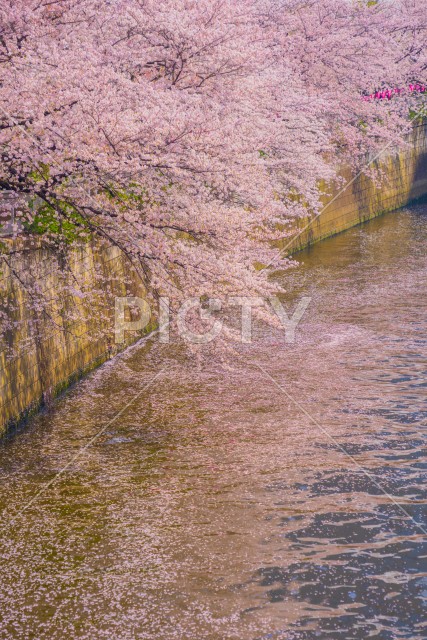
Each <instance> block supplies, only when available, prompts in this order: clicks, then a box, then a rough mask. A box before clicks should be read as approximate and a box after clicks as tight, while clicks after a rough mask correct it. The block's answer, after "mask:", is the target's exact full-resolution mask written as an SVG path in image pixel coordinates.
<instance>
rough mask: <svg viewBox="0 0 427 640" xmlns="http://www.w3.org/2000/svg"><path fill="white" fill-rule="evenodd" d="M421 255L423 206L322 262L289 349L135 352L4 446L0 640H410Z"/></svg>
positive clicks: (421, 513) (420, 570)
mask: <svg viewBox="0 0 427 640" xmlns="http://www.w3.org/2000/svg"><path fill="white" fill-rule="evenodd" d="M426 241H427V208H426V207H425V206H424V207H422V206H419V207H415V208H413V209H410V210H409V209H408V210H403V211H400V212H398V213H395V214H391V215H388V216H385V217H383V218H380V219H377V220H375V221H373V222H371V223H369V224H367V225H365V226H363V227H359V228H356V229H353V230H351V231H349V232H347V233H345V234H342V235H340V236H338V237H336V238H333V239H330V240H328V241H325V242H324V243H322V244H319V245H317V246H316V247H314V248H313V249H312V250H310V251H308V252H304V253H301V254H299V255H298V260H299V261H300V262H301V265H300V266H299V267H298V268H297V269H296V270H295V271H294V273H293V274H289V273H287V274H286V275H285V276H283V278H284V280H285V281H286V282H287V286H288V287H289V288H290V290H291V291H292V292H293V294H292V295H294V296H297V297H299V296H300V295H302V294H304V295H311V296H312V302H311V304H310V307H309V309H308V311H307V313H306V315H305V317H304V320H303V322H302V323H301V325H300V327H299V330H298V331H297V342H296V343H295V344H294V345H288V344H284V342H283V337H282V336H279V335H278V334H276V333H275V332H273V331H270V332H266V331H265V330H262V328H261V327H259V328H258V332H257V342H256V343H255V344H253V345H252V346H245V347H240V352H241V354H242V358H241V360H239V359H236V361H235V366H234V368H233V369H232V370H225V369H224V368H221V367H220V366H219V365H217V364H215V362H214V361H212V363H211V364H210V365H209V366H205V367H204V369H203V370H202V371H200V370H197V368H195V367H194V363H193V362H192V360H190V359H188V358H187V357H186V356H185V352H184V349H183V348H181V347H178V346H172V345H171V346H167V345H163V346H161V345H158V344H155V343H153V344H151V346H150V344H147V345H146V346H144V347H140V348H136V349H133V350H131V351H130V352H128V353H126V354H125V356H124V357H122V358H120V359H116V360H114V361H111V362H110V363H108V364H107V365H106V366H104V367H103V368H102V369H101V370H99V371H97V372H96V373H95V374H94V375H92V376H91V377H90V378H89V379H87V380H85V381H84V382H83V383H81V384H79V385H77V386H75V387H74V389H73V390H71V391H70V392H69V393H68V394H67V395H66V396H65V397H63V398H62V399H61V400H60V401H59V402H58V404H57V405H56V407H55V408H54V410H52V411H51V412H50V413H49V414H46V415H41V416H39V417H38V418H37V419H35V420H34V421H33V423H32V424H31V425H30V426H29V427H27V428H26V429H25V430H24V431H22V432H21V433H18V434H16V435H15V436H14V437H13V438H9V439H8V440H6V441H3V442H2V444H1V446H0V468H1V474H0V483H1V494H0V510H1V516H0V517H1V535H0V540H1V546H0V560H1V569H0V571H1V583H0V637H1V638H13V639H14V638H26V639H27V638H37V639H39V638H49V639H52V640H54V639H61V640H62V639H63V638H88V639H91V640H92V639H96V638H113V639H116V638H117V639H118V638H120V639H122V638H123V639H125V638H126V639H127V638H129V639H131V638H141V639H150V640H151V639H153V640H154V639H156V640H157V639H160V640H169V639H170V640H175V639H178V638H179V639H185V640H187V639H188V640H202V639H206V640H222V639H239V640H254V639H255V638H256V639H259V638H265V639H267V638H287V639H288V638H291V639H312V638H327V639H329V638H332V639H334V638H337V639H351V638H357V639H362V638H363V639H365V638H369V639H381V640H383V639H389V638H411V639H412V640H417V639H421V638H426V637H427V629H426V622H425V620H426V616H425V612H426V610H425V604H426V598H427V563H426V557H427V544H426V540H427V536H426V533H425V531H426V529H427V518H426V511H425V505H426V490H425V479H426V462H427V455H426V449H425V442H426V430H425V427H426V415H427V403H426V384H427V383H426V372H427V342H426V328H427V327H426V325H427V322H426V307H427V296H426V291H425V281H426V276H427V256H426ZM291 297H292V296H291ZM158 372H160V375H159V377H158V378H157V379H156V380H155V381H154V382H153V383H152V385H151V386H150V387H149V388H147V389H146V390H144V391H143V392H142V393H141V395H140V396H139V397H138V398H137V399H136V400H134V402H133V404H131V405H130V406H128V407H127V408H125V409H124V410H123V412H122V413H121V414H120V415H119V417H118V418H117V419H116V420H115V421H114V422H113V423H112V424H111V425H109V426H108V427H106V429H105V431H104V432H103V433H102V435H101V436H100V437H99V439H97V440H96V441H94V442H93V443H92V444H91V445H90V446H87V448H86V449H85V450H84V451H83V453H82V455H80V456H79V457H77V458H75V459H74V458H73V457H74V456H75V454H76V453H77V452H78V451H80V450H81V449H82V447H85V446H86V445H88V443H89V441H90V438H91V437H92V435H94V434H96V433H97V432H99V430H100V429H101V428H102V427H103V426H105V425H107V424H108V422H109V420H111V419H112V418H113V417H114V416H115V415H116V414H117V412H118V411H119V410H121V409H122V408H123V407H125V406H126V404H127V403H128V402H129V400H131V399H132V398H133V397H134V396H135V394H136V393H137V392H138V391H140V390H141V389H142V388H143V387H144V385H145V384H147V383H149V382H150V380H152V378H153V376H154V375H155V374H156V373H158ZM270 376H271V377H272V378H273V380H272V379H271V377H270ZM277 385H279V386H277ZM64 465H68V467H67V468H66V470H65V471H64V472H63V474H62V475H60V476H59V477H57V478H56V480H55V482H54V483H52V484H51V485H50V486H48V487H47V488H46V483H47V482H49V481H50V480H52V479H53V478H54V477H55V474H57V472H58V471H60V470H61V469H62V468H63V467H64ZM43 488H44V489H45V490H44V491H43V492H42V493H41V494H40V495H37V494H38V492H39V491H40V490H43ZM25 506H26V509H25V511H22V509H23V507H25Z"/></svg>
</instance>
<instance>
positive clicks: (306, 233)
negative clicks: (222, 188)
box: [0, 124, 427, 433]
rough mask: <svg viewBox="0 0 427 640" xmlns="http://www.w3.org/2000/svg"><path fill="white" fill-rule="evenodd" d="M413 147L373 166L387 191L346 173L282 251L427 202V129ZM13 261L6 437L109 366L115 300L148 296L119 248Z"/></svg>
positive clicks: (6, 273)
mask: <svg viewBox="0 0 427 640" xmlns="http://www.w3.org/2000/svg"><path fill="white" fill-rule="evenodd" d="M409 142H410V145H409V146H408V147H407V148H404V149H401V150H388V151H387V153H384V154H382V155H381V157H380V158H379V159H378V160H376V161H375V162H374V165H375V167H376V168H377V169H381V170H383V172H384V173H385V175H386V181H385V182H384V183H383V184H381V186H378V185H377V184H376V183H375V182H374V181H373V180H372V179H370V178H368V177H366V176H364V175H360V176H357V177H354V176H353V175H352V174H351V172H350V171H349V170H348V169H345V168H344V169H342V170H341V172H340V173H341V175H342V176H343V177H344V179H345V181H346V182H349V185H348V187H347V188H345V189H343V190H342V187H341V188H340V187H337V188H336V189H335V191H334V193H333V194H332V195H331V196H329V197H326V196H325V198H324V205H325V208H324V211H323V212H322V214H321V215H320V216H319V217H318V218H316V219H314V220H313V219H310V218H306V219H301V220H298V221H296V222H295V223H294V227H293V233H292V235H291V236H290V237H287V238H285V239H284V240H283V241H282V242H281V243H280V246H281V248H282V249H286V252H287V253H288V254H292V253H294V252H295V251H297V250H299V249H302V248H304V247H306V246H308V245H310V244H312V243H314V242H318V241H319V240H321V239H323V238H326V237H328V236H331V235H334V234H336V233H339V232H341V231H344V230H345V229H348V228H350V227H352V226H354V225H357V224H359V223H361V222H363V221H365V220H369V219H370V218H373V217H375V216H378V215H380V214H381V213H384V212H386V211H391V210H394V209H397V208H399V207H402V206H404V205H405V204H407V203H409V202H411V201H413V200H415V199H417V198H420V197H421V196H424V195H426V194H427V126H426V125H425V124H424V125H420V126H417V127H415V128H414V131H413V133H412V134H411V136H410V140H409ZM328 203H329V204H328ZM15 242H20V240H17V241H15ZM10 261H11V266H10V268H4V269H3V271H2V273H1V274H0V311H1V310H6V311H7V312H8V313H9V315H10V316H11V317H12V318H13V319H14V320H15V321H16V327H15V328H11V330H10V331H9V332H8V334H7V335H6V338H5V341H4V343H3V345H0V351H1V352H0V433H2V432H4V431H5V430H6V428H7V427H8V426H11V425H13V424H17V423H18V422H19V421H20V420H22V419H23V418H25V416H26V415H28V414H30V413H31V412H34V411H36V410H37V409H38V408H39V407H40V406H41V405H42V404H43V403H44V402H48V401H49V400H50V399H51V398H53V397H54V396H55V395H56V394H57V393H59V392H60V391H61V390H62V389H64V388H65V387H66V386H67V385H69V384H70V383H71V382H72V381H73V380H76V379H77V378H79V377H81V376H82V375H84V374H85V373H86V372H88V371H90V370H91V369H93V368H95V367H96V366H98V365H99V364H101V363H102V362H104V361H105V360H106V359H107V358H108V357H109V355H110V353H111V345H112V343H113V338H112V336H111V328H112V326H113V323H112V314H113V312H114V297H115V296H123V295H128V294H129V293H130V294H131V295H136V296H141V297H144V294H145V288H144V285H143V284H142V282H141V279H140V278H139V276H138V275H137V274H136V273H135V272H134V271H133V270H132V269H131V268H130V264H129V262H128V260H127V259H126V257H125V256H124V255H123V254H122V253H121V252H120V251H119V250H118V249H117V248H112V247H106V246H90V245H86V246H84V247H82V248H81V249H79V250H76V251H74V252H73V253H72V254H71V255H70V256H68V262H67V264H68V268H67V269H65V270H63V271H61V272H59V271H58V270H57V269H54V268H53V265H54V262H55V258H54V256H53V255H52V254H49V252H48V251H46V250H42V249H39V250H35V251H34V250H32V251H31V252H29V253H28V255H26V254H24V255H17V256H16V257H15V258H14V257H11V258H10ZM14 266H16V267H17V268H19V269H18V270H20V272H21V274H22V273H27V277H29V278H32V279H34V278H37V281H38V282H39V283H40V286H41V290H43V295H44V296H46V294H49V292H51V293H52V296H51V298H52V301H53V302H52V305H51V308H50V310H49V317H46V316H44V315H43V314H41V315H39V316H38V317H36V316H35V314H34V312H33V311H32V310H31V309H32V306H33V305H30V300H29V293H28V290H27V289H26V288H25V286H24V285H23V284H22V283H20V282H19V281H18V280H17V278H16V277H14V276H13V273H12V270H13V268H14ZM23 268H24V269H23ZM73 280H75V281H77V282H80V283H82V282H83V283H84V288H85V290H86V291H88V292H90V296H89V298H88V299H87V300H85V299H84V298H83V299H82V298H81V296H79V295H73V294H72V292H71V293H70V285H72V283H73ZM106 283H107V284H106ZM94 292H95V293H94ZM74 310H75V311H78V313H75V314H73V311H74ZM109 332H110V333H109ZM134 339H135V337H134ZM11 353H15V354H16V353H17V354H18V355H13V356H12V357H11V356H10V354H11Z"/></svg>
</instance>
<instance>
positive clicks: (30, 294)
mask: <svg viewBox="0 0 427 640" xmlns="http://www.w3.org/2000/svg"><path fill="white" fill-rule="evenodd" d="M27 242H28V241H25V240H23V239H17V240H15V241H9V249H10V250H11V252H13V250H14V249H16V248H17V246H16V245H17V243H21V244H23V247H20V248H21V249H22V248H24V249H26V250H27V251H28V253H24V254H20V253H17V254H16V255H14V254H13V253H12V255H9V257H8V262H9V265H4V266H3V267H2V271H1V274H0V303H1V308H2V309H3V310H4V309H7V310H8V314H9V316H10V317H11V319H12V320H13V321H14V323H15V326H14V327H11V328H10V329H9V330H8V331H7V333H6V335H5V339H4V340H3V342H2V344H1V352H0V434H1V433H3V432H5V431H6V430H7V429H8V428H12V427H14V426H16V425H17V424H19V422H22V420H23V419H25V418H26V417H27V416H29V415H31V414H33V413H34V412H36V411H37V410H38V409H39V408H40V407H41V406H43V405H44V404H49V403H50V402H51V400H52V399H53V398H54V397H55V396H56V395H58V393H60V392H61V391H62V390H63V389H65V388H66V387H67V386H69V385H70V384H71V383H72V382H74V381H75V380H77V379H79V378H81V377H82V376H83V375H85V374H86V373H88V372H89V371H90V370H91V369H94V368H95V367H97V366H98V365H100V364H102V363H103V362H104V361H105V360H107V359H108V358H109V357H110V354H111V353H114V352H115V351H116V347H115V345H114V338H113V335H112V328H113V326H114V308H115V305H114V301H115V297H116V296H126V295H129V294H130V295H134V296H140V297H144V296H145V293H146V290H145V287H144V285H143V283H142V280H141V278H140V277H139V276H138V274H137V273H136V272H135V271H134V270H133V269H132V268H131V265H130V263H129V260H128V259H127V258H126V257H125V255H124V254H123V253H122V252H121V251H120V250H119V249H117V248H116V247H111V246H105V245H104V246H102V245H96V246H95V245H85V246H83V247H81V248H80V249H78V250H73V251H72V252H70V255H68V256H67V262H66V267H64V268H63V269H61V268H60V269H58V263H57V258H56V257H55V256H53V255H52V253H50V252H49V251H47V250H43V249H40V248H39V249H37V248H36V249H34V247H33V248H28V247H27ZM26 278H31V279H35V280H36V281H37V283H38V284H39V287H40V290H39V291H38V292H36V295H40V296H41V297H42V298H43V300H48V301H49V304H48V307H47V309H48V312H47V313H43V312H41V311H39V312H37V313H36V312H35V311H34V307H35V306H37V305H35V304H34V302H35V301H34V295H35V292H34V291H32V290H31V291H29V290H28V288H27V287H26V286H25V279H26ZM30 298H32V299H30ZM128 319H133V318H128ZM149 329H150V327H147V330H149ZM140 336H141V333H140V334H139V335H137V336H136V337H135V336H134V338H133V340H132V341H134V340H135V339H136V338H137V337H140ZM125 346H126V345H125Z"/></svg>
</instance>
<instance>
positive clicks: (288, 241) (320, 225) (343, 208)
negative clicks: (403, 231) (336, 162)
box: [279, 123, 427, 254]
mask: <svg viewBox="0 0 427 640" xmlns="http://www.w3.org/2000/svg"><path fill="white" fill-rule="evenodd" d="M408 143H409V146H408V147H405V148H402V149H399V150H394V149H386V150H385V151H384V152H383V153H381V154H380V155H379V157H378V159H376V160H374V161H373V162H372V163H371V164H370V168H371V169H374V171H375V172H377V171H380V172H381V173H382V174H383V175H384V179H383V180H382V182H381V184H379V183H378V182H375V181H374V180H373V179H372V178H369V177H367V176H366V175H364V174H361V175H357V174H356V176H355V175H353V174H352V172H351V171H350V170H349V169H348V168H345V167H344V168H342V169H341V170H340V171H339V174H340V176H342V178H343V179H344V181H343V182H342V183H341V184H337V186H336V187H335V189H334V190H333V191H332V194H331V195H329V196H324V197H323V205H324V208H323V210H322V212H321V215H320V216H318V217H316V218H314V219H310V218H301V219H300V220H297V221H295V222H294V223H293V224H294V225H295V231H293V233H292V234H291V235H290V236H289V237H288V238H285V239H284V240H283V241H282V242H280V243H279V246H280V248H281V249H286V252H287V253H289V254H292V253H294V252H295V251H298V250H300V249H304V248H305V247H307V246H309V245H311V244H314V243H315V242H319V240H323V239H324V238H328V237H329V236H333V235H335V234H337V233H340V232H341V231H345V230H346V229H349V228H350V227H354V226H356V225H357V224H360V223H362V222H365V221H366V220H370V219H371V218H375V217H376V216H379V215H381V214H382V213H386V212H387V211H394V210H395V209H399V208H400V207H403V206H405V205H406V204H408V203H409V202H413V201H415V200H417V199H419V198H421V197H423V196H425V195H426V194H427V123H423V124H420V125H418V126H414V129H413V132H412V133H411V135H410V136H409V137H408ZM367 162H369V159H368V160H367ZM346 184H347V185H348V186H347V187H345V185H346ZM329 191H330V189H329Z"/></svg>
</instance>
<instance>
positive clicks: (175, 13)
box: [0, 0, 426, 304]
mask: <svg viewBox="0 0 427 640" xmlns="http://www.w3.org/2000/svg"><path fill="white" fill-rule="evenodd" d="M422 4H423V3H422V2H421V1H420V0H399V1H396V2H393V3H391V2H389V1H388V0H378V1H372V0H371V1H368V2H364V1H363V0H362V1H359V0H358V1H353V0H321V1H320V0H238V1H237V2H236V0H197V1H196V0H163V1H162V2H156V1H154V0H103V1H102V2H101V1H100V0H57V1H56V0H3V2H2V4H1V7H0V82H1V85H0V145H1V155H2V162H1V165H0V188H1V189H3V190H7V191H12V192H16V193H17V194H19V196H20V197H22V201H23V203H24V204H23V206H22V224H23V226H24V229H25V230H26V233H28V234H32V235H33V236H34V235H36V236H37V237H38V238H40V241H41V242H42V243H43V244H44V246H49V247H51V248H52V250H54V251H55V252H57V253H58V255H59V254H61V255H65V254H66V251H67V249H66V248H67V247H68V246H73V244H75V243H82V242H87V241H89V240H90V239H93V238H101V239H104V240H105V241H107V242H109V243H113V244H114V245H116V246H118V247H120V248H121V249H122V251H123V252H125V254H126V255H127V256H128V258H129V260H130V262H131V263H132V264H133V265H134V267H135V268H136V269H138V271H139V272H140V273H141V276H143V277H144V278H146V279H148V280H149V282H150V287H151V289H152V290H153V291H161V292H162V293H167V294H168V295H174V296H176V295H179V296H184V295H189V294H191V295H196V296H199V295H202V294H207V295H214V294H218V293H219V292H222V293H227V292H230V293H233V294H239V293H243V294H244V295H251V293H254V292H255V293H259V292H260V291H263V292H265V291H266V290H267V291H270V290H271V288H272V286H273V285H271V284H270V283H269V282H268V279H267V275H266V273H265V272H263V271H261V272H259V271H257V269H256V264H257V263H258V264H259V263H261V264H272V265H273V266H279V265H281V266H286V264H287V262H286V260H285V259H284V258H283V256H280V255H279V254H278V252H277V251H276V250H275V249H274V248H273V247H272V244H271V242H270V241H271V240H274V239H277V238H278V237H279V236H283V234H284V231H283V228H284V227H283V225H285V226H286V224H287V223H288V222H289V221H290V220H292V218H294V217H298V216H306V215H307V214H308V213H313V214H315V213H316V212H317V211H318V210H319V207H320V204H319V188H318V184H319V180H320V179H323V180H325V181H328V180H332V179H333V177H334V175H335V168H336V164H337V163H338V162H343V161H345V162H351V163H353V165H355V166H360V163H362V162H363V159H364V157H365V154H366V152H367V151H378V150H379V149H380V148H381V146H382V145H384V144H385V143H386V142H388V141H390V140H394V141H396V142H399V141H401V140H402V136H403V135H404V134H405V132H406V131H407V130H408V128H409V126H410V125H409V123H408V112H409V109H410V108H415V107H416V106H417V104H418V103H417V100H419V96H415V95H411V94H408V95H405V96H402V98H401V99H399V100H393V101H375V102H369V101H364V100H362V99H361V98H362V96H363V94H366V93H368V94H369V93H371V92H372V91H374V90H376V89H378V88H382V87H385V88H387V87H392V86H404V85H406V84H407V83H408V82H413V81H420V82H421V81H422V80H423V77H425V70H426V58H425V55H426V54H425V51H426V47H425V39H426V28H425V20H423V7H422ZM423 74H424V76H423ZM278 225H282V226H280V227H278ZM4 259H5V260H7V259H8V256H7V254H5V256H4ZM60 264H63V263H60ZM58 268H61V267H58ZM27 284H28V281H27ZM37 299H38V300H39V302H40V298H39V297H38V298H37ZM40 304H42V302H40Z"/></svg>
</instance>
